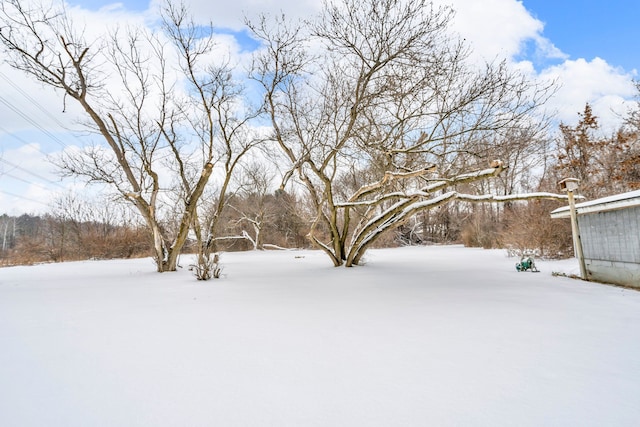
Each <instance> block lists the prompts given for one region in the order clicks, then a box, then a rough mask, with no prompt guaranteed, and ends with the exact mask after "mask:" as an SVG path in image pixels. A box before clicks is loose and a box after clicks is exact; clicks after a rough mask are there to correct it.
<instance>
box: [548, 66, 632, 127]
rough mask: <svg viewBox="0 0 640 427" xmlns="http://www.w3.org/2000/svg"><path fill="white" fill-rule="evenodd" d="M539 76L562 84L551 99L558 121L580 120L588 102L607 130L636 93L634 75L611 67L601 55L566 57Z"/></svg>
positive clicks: (617, 119)
mask: <svg viewBox="0 0 640 427" xmlns="http://www.w3.org/2000/svg"><path fill="white" fill-rule="evenodd" d="M540 77H542V78H547V79H557V80H558V81H559V83H560V89H559V90H558V92H557V93H556V95H555V96H554V97H553V99H552V100H551V106H552V107H554V108H555V109H557V112H558V117H557V118H558V120H559V121H563V122H565V123H567V124H575V123H576V122H577V121H578V120H579V117H578V114H577V113H578V112H582V111H583V110H584V106H585V104H586V103H587V102H588V103H590V104H591V105H592V107H593V110H594V113H595V114H596V116H598V117H599V118H600V124H601V125H602V127H603V130H607V131H611V130H612V129H614V128H615V127H616V126H617V124H619V121H620V120H619V117H618V115H619V114H621V113H624V111H625V109H626V107H627V103H628V100H629V99H631V98H632V97H633V96H634V94H635V93H636V91H635V87H634V85H633V81H632V79H633V77H634V76H633V74H631V73H627V72H625V71H624V70H621V69H619V68H615V67H612V66H611V65H609V64H608V63H607V62H606V61H604V60H603V59H600V58H595V59H593V60H592V61H586V60H585V59H582V58H581V59H577V60H575V61H574V60H567V61H564V62H563V63H562V64H560V65H556V66H552V67H549V68H547V69H545V70H543V71H542V72H541V73H540Z"/></svg>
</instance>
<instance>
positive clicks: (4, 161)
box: [0, 158, 65, 188]
mask: <svg viewBox="0 0 640 427" xmlns="http://www.w3.org/2000/svg"><path fill="white" fill-rule="evenodd" d="M0 162H2V163H5V164H7V165H9V166H11V167H12V168H14V169H18V170H21V171H22V172H24V173H27V174H29V175H31V176H34V177H36V178H38V179H40V180H42V181H45V182H48V183H49V184H53V185H56V186H58V187H60V188H65V186H64V185H62V184H60V183H59V182H55V181H52V180H50V179H48V178H45V177H43V176H40V175H38V174H37V173H35V172H32V171H30V170H28V169H25V168H23V167H22V166H19V165H16V164H15V163H12V162H10V161H9V160H5V159H3V158H0ZM7 175H8V174H7ZM13 178H16V179H19V180H21V181H23V182H27V183H28V184H35V183H34V182H28V181H25V180H23V179H21V178H18V177H16V176H13Z"/></svg>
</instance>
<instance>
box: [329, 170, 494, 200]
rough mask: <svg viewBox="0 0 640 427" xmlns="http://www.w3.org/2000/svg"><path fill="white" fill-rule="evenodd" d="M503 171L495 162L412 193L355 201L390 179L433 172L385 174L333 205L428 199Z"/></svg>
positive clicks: (387, 194) (392, 194)
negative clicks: (440, 191)
mask: <svg viewBox="0 0 640 427" xmlns="http://www.w3.org/2000/svg"><path fill="white" fill-rule="evenodd" d="M504 169H505V167H504V166H503V163H502V162H501V161H499V160H496V161H494V162H493V163H492V167H490V168H487V169H482V170H479V171H475V172H470V173H465V174H461V175H458V176H455V177H453V178H449V179H444V178H443V179H438V180H437V181H436V182H433V183H431V184H429V185H427V186H426V187H424V188H422V189H420V190H417V191H412V192H398V191H396V192H392V193H385V194H382V195H380V196H379V197H377V198H374V199H372V200H357V199H359V198H361V197H362V196H364V195H367V194H371V193H372V192H374V191H375V190H378V189H380V188H382V186H383V185H384V184H385V182H387V181H388V180H390V179H397V178H409V177H414V176H421V175H424V174H425V173H427V172H429V171H431V170H433V168H427V169H424V170H420V171H411V172H406V173H396V172H385V176H384V178H382V179H381V180H380V181H378V182H376V183H374V184H370V185H367V186H364V187H361V188H360V189H359V190H358V191H357V192H356V193H355V194H354V195H353V196H351V198H350V199H349V201H347V202H338V203H336V204H335V206H336V207H338V208H346V207H356V206H372V205H377V204H379V203H380V202H382V201H385V200H388V199H405V200H406V199H416V198H421V197H429V195H430V194H429V193H432V192H434V191H438V190H442V189H444V188H447V187H449V186H453V185H457V184H464V183H467V182H472V181H479V180H483V179H487V178H490V177H493V176H498V175H500V173H501V172H502V171H503V170H504Z"/></svg>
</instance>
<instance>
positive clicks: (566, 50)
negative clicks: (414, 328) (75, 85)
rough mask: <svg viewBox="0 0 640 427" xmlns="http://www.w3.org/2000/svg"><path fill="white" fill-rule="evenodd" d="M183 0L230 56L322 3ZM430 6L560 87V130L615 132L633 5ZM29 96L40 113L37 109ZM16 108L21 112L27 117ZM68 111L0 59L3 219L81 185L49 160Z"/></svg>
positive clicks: (127, 1)
mask: <svg viewBox="0 0 640 427" xmlns="http://www.w3.org/2000/svg"><path fill="white" fill-rule="evenodd" d="M22 1H25V2H29V1H36V0H22ZM67 1H70V4H71V5H72V6H74V7H73V8H72V9H74V12H78V8H81V9H82V10H81V11H80V12H81V13H80V14H79V16H82V17H83V18H85V19H91V20H93V21H92V22H94V24H95V23H98V24H99V25H104V24H105V23H116V22H120V20H122V19H125V20H127V19H130V20H132V22H136V23H138V22H144V19H142V18H141V17H144V16H145V14H146V13H148V9H150V8H151V9H153V8H154V7H155V6H154V5H155V4H156V3H155V1H156V0H122V1H120V2H118V3H115V4H114V3H113V2H112V1H110V0H67ZM158 1H159V0H158ZM185 1H186V4H187V5H188V6H189V8H190V9H191V12H192V13H193V14H194V16H196V17H197V18H199V19H202V20H203V22H208V21H211V22H212V23H213V24H214V25H215V26H216V27H217V28H219V29H221V32H223V33H225V34H227V35H233V36H235V37H236V41H235V43H236V46H235V47H234V49H236V51H244V52H246V50H250V49H251V48H255V44H250V43H248V42H247V37H246V33H245V32H243V31H242V30H243V27H242V18H243V16H244V15H245V14H249V15H250V14H251V13H255V12H272V13H279V12H280V11H282V10H285V11H286V14H287V15H288V16H289V17H292V18H296V17H308V16H309V15H311V14H314V13H315V12H317V11H318V10H319V6H320V4H321V2H320V0H234V1H233V2H229V1H228V0H185ZM434 1H435V2H440V3H442V4H451V5H452V6H453V7H454V9H456V10H457V13H456V17H455V21H454V22H453V23H452V29H453V30H455V31H457V32H458V33H460V34H461V36H463V37H465V38H466V39H467V41H468V42H469V43H471V45H472V48H473V49H474V52H475V53H476V54H477V55H478V56H480V57H482V58H495V57H496V55H497V56H500V57H506V58H507V59H508V60H510V61H511V62H512V63H513V65H514V66H516V67H518V68H520V69H522V70H523V71H524V72H526V73H528V74H529V75H530V77H531V78H533V79H543V80H548V79H555V80H557V81H558V82H559V84H560V86H559V90H558V92H557V93H556V94H555V96H554V98H552V99H551V100H550V101H549V103H548V104H547V106H548V108H549V109H550V110H551V111H553V112H554V113H555V117H556V118H557V120H558V121H559V122H560V121H562V122H564V123H567V124H572V123H575V121H577V120H578V115H577V113H578V112H580V111H582V110H583V109H584V105H585V103H587V102H589V103H590V104H591V105H592V106H593V108H594V112H595V114H596V115H597V116H598V117H600V119H601V123H602V124H606V125H608V126H609V128H607V131H610V130H613V129H615V127H616V126H618V125H619V120H620V114H622V113H623V112H624V111H626V108H628V107H629V105H634V104H631V102H633V100H634V99H635V98H634V97H635V95H637V92H636V90H635V88H634V87H633V80H634V79H638V78H639V76H638V72H639V71H640V50H639V49H638V48H637V40H640V0H633V1H632V0H617V1H616V0H612V1H610V2H608V3H607V2H605V1H593V0H554V1H551V0H434ZM89 25H90V26H91V25H92V24H89ZM238 45H239V46H238ZM7 81H11V83H12V84H6V82H7ZM16 86H17V87H19V88H20V89H16ZM24 93H27V94H31V96H25V95H24ZM33 97H35V98H37V102H38V103H39V104H41V105H39V106H38V107H40V108H38V109H36V108H34V101H33ZM16 109H20V110H21V111H23V112H27V114H26V115H27V116H29V117H28V119H26V118H25V115H24V114H23V115H22V116H20V115H19V114H16V112H15V110H16ZM42 111H47V112H48V113H47V114H42V113H41V112H42ZM72 112H73V106H72V105H71V104H70V103H69V102H67V113H64V114H63V113H62V101H61V97H60V96H59V95H58V94H55V93H54V92H52V91H49V90H46V89H45V90H43V89H42V87H41V86H39V85H38V84H35V83H33V82H32V81H29V79H28V78H26V77H25V76H24V75H22V74H21V73H19V72H17V71H15V70H12V69H11V68H9V67H8V66H7V65H6V64H3V63H2V61H1V60H0V215H1V214H3V213H5V212H6V213H12V214H17V213H21V212H31V213H34V212H42V211H43V210H44V211H46V207H47V204H48V203H50V201H51V200H52V198H53V197H54V196H55V194H58V193H59V192H60V190H61V189H64V188H65V187H70V186H75V187H76V188H78V189H80V191H83V188H84V187H82V185H81V184H78V183H73V182H70V181H60V180H59V178H58V177H57V176H56V174H55V170H54V167H53V166H52V164H51V163H50V162H49V161H48V160H47V158H46V155H48V154H55V153H56V152H59V151H60V150H61V149H62V148H61V146H71V147H73V146H77V145H80V142H79V139H78V137H77V135H69V134H65V131H64V129H62V128H61V126H60V121H65V122H71V118H72V116H73V115H72V114H71V113H72ZM52 116H55V117H52ZM36 123H37V125H34V124H36ZM75 127H77V126H75ZM61 141H62V143H61ZM16 166H18V167H16ZM25 170H27V171H31V173H28V172H26V171H25Z"/></svg>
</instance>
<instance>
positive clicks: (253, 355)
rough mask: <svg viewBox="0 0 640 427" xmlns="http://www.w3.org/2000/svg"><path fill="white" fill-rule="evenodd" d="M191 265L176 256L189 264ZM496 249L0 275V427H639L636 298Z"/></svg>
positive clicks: (95, 265)
mask: <svg viewBox="0 0 640 427" xmlns="http://www.w3.org/2000/svg"><path fill="white" fill-rule="evenodd" d="M189 261H190V257H183V259H182V263H183V264H184V265H186V264H188V263H189ZM516 261H517V260H516V259H514V258H507V257H506V255H505V252H504V251H494V250H492V251H485V250H481V249H467V248H462V247H460V246H453V247H414V248H401V249H384V250H371V251H370V252H368V256H367V265H366V266H364V267H357V268H352V269H345V268H334V267H332V264H331V262H330V260H329V259H328V258H327V257H326V256H325V255H324V254H322V253H320V252H317V251H295V252H262V253H257V252H251V253H246V252H245V253H226V254H224V255H223V257H222V263H223V265H224V270H223V274H224V275H225V277H224V278H223V279H222V280H212V281H209V282H199V281H197V280H195V279H194V278H193V276H192V275H191V273H190V272H188V271H187V270H186V268H184V269H183V270H181V271H179V272H177V273H165V274H158V273H155V272H154V265H153V263H152V262H151V261H150V260H149V259H143V260H115V261H88V262H77V263H65V264H52V265H41V266H34V267H13V268H6V269H0V425H1V426H4V427H13V426H16V427H17V426H20V427H23V426H39V427H40V426H47V427H51V426H65V427H69V426H92V427H94V426H225V427H226V426H278V427H281V426H296V427H303V426H331V427H334V426H350V427H353V426H385V427H388V426H403V427H404V426H616V427H619V426H637V425H638V422H639V421H638V420H640V292H638V291H633V290H628V289H622V288H617V287H612V286H605V285H601V284H594V283H587V282H581V281H578V280H573V279H569V278H566V277H553V276H552V274H551V273H552V272H553V271H560V272H575V271H576V270H577V263H575V261H574V260H569V261H553V262H552V261H547V262H545V261H538V267H539V269H540V270H541V272H540V273H530V272H523V273H519V272H517V271H516V269H515V267H514V265H515V263H516Z"/></svg>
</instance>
